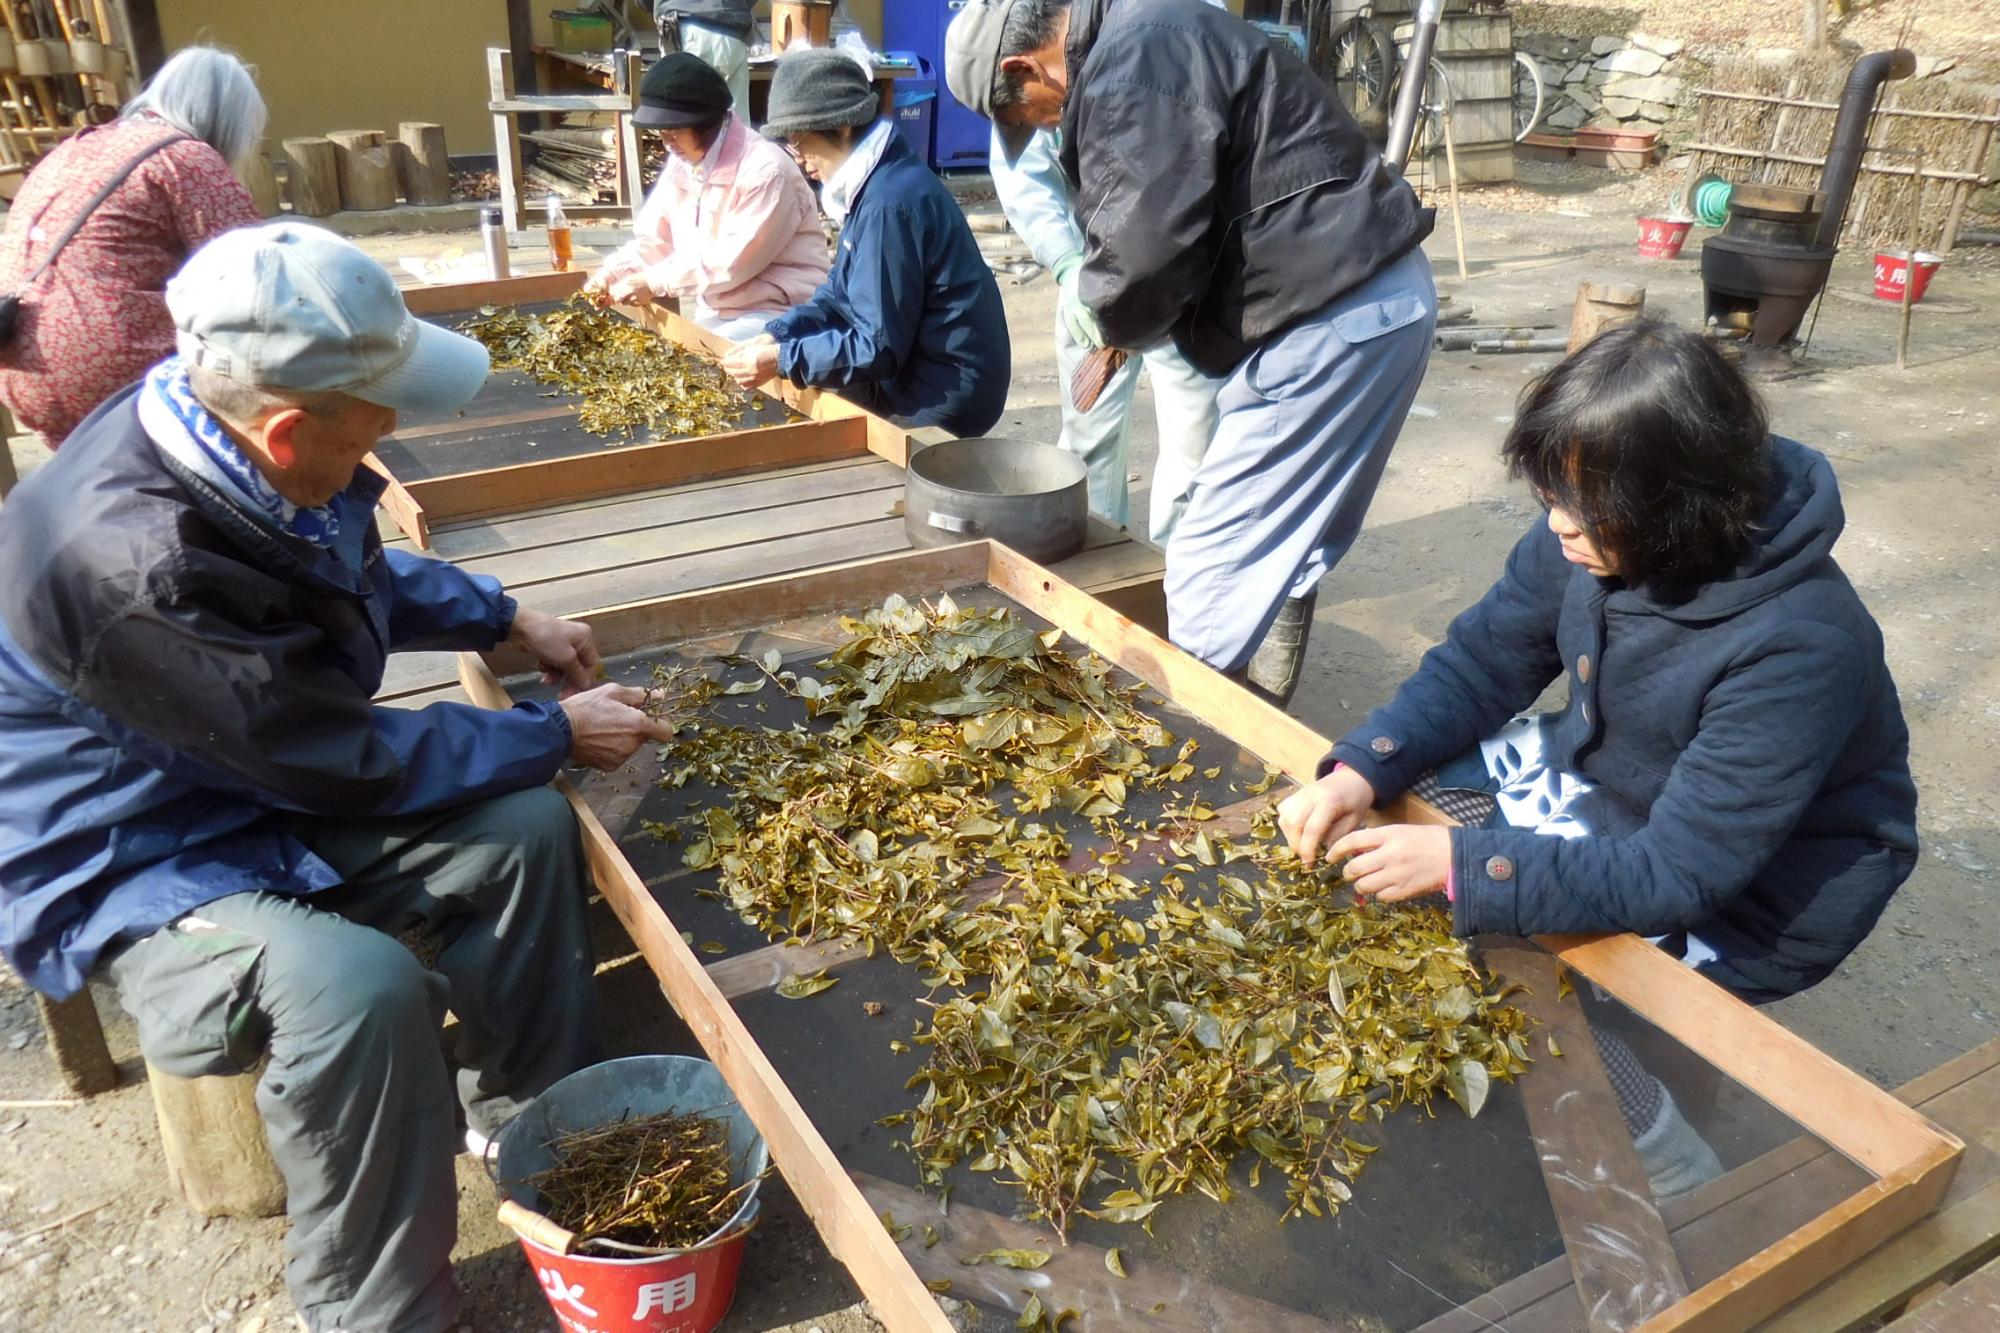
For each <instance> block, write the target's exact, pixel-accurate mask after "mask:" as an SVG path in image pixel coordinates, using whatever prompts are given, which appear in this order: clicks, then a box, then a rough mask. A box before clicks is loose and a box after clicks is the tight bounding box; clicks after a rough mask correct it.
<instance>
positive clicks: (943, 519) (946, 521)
mask: <svg viewBox="0 0 2000 1333" xmlns="http://www.w3.org/2000/svg"><path fill="white" fill-rule="evenodd" d="M931 526H932V527H934V528H942V529H944V530H945V531H946V532H956V533H958V534H959V535H960V536H963V537H971V536H976V535H978V532H979V525H978V524H977V523H975V522H973V521H972V520H971V519H969V518H961V517H959V516H958V515H957V514H940V513H938V512H937V511H936V510H935V509H934V510H932V511H931Z"/></svg>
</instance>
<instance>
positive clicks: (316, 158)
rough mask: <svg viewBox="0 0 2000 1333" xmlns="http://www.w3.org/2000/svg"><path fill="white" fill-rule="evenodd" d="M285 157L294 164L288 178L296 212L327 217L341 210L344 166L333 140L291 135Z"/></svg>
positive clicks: (287, 191)
mask: <svg viewBox="0 0 2000 1333" xmlns="http://www.w3.org/2000/svg"><path fill="white" fill-rule="evenodd" d="M285 161H286V162H287V163H289V164H290V166H291V171H290V172H289V173H288V175H287V177H286V180H285V198H286V199H287V200H289V201H290V202H291V205H292V212H294V213H297V214H298V215H299V216H301V217H308V218H323V217H325V216H326V215H327V214H329V213H338V212H339V211H340V166H339V161H338V159H337V157H336V156H335V153H334V148H333V144H332V142H331V141H329V140H327V139H320V138H303V139H287V140H285Z"/></svg>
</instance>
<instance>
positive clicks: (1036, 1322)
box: [1014, 1292, 1042, 1329]
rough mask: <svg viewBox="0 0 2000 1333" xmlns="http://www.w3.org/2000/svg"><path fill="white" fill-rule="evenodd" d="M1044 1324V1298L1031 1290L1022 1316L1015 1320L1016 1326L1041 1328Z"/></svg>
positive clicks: (1022, 1309) (1023, 1307) (1022, 1310)
mask: <svg viewBox="0 0 2000 1333" xmlns="http://www.w3.org/2000/svg"><path fill="white" fill-rule="evenodd" d="M1041 1326H1042V1298H1041V1297H1040V1296H1037V1295H1035V1294H1034V1293H1032V1292H1030V1293H1029V1295H1028V1303H1027V1304H1026V1305H1023V1306H1022V1307H1021V1317H1020V1318H1019V1319H1016V1320H1015V1321H1014V1327H1015V1328H1026V1329H1039V1328H1040V1327H1041Z"/></svg>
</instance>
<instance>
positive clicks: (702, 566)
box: [535, 518, 905, 616]
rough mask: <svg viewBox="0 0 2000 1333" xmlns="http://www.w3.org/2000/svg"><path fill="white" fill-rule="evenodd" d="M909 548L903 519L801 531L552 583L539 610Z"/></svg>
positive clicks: (668, 592) (582, 609)
mask: <svg viewBox="0 0 2000 1333" xmlns="http://www.w3.org/2000/svg"><path fill="white" fill-rule="evenodd" d="M904 549H905V547H904V545H903V521H902V520H901V519H899V518H890V519H883V520H881V521H880V522H876V523H859V524H856V525H854V526H853V527H848V528H840V529H837V530H835V531H833V532H801V533H796V534H794V535H792V536H788V537H782V538H778V539H775V540H772V541H764V542H758V543H756V544H754V545H750V546H732V547H727V548H724V549H722V550H718V551H704V552H700V553H698V554H695V555H689V556H683V557H680V558H677V559H670V560H658V561H652V562H649V563H647V564H642V565H632V566H629V567H627V568H624V569H611V570H606V571H604V572H603V573H600V574H584V575H580V576H578V577H576V578H573V579H566V580H564V581H562V582H560V583H550V584H547V585H545V586H544V587H543V588H542V589H541V590H540V591H539V592H538V593H537V594H536V597H535V609H536V610H538V611H547V612H548V613H549V614H550V615H557V616H576V615H581V614H583V613H586V612H589V611H592V610H594V609H596V608H598V607H602V606H616V605H620V604H623V603H626V602H634V601H639V600H641V599H643V598H647V597H670V596H675V595H678V594H680V593H688V592H694V591H696V590H698V589H703V588H718V587H728V586H732V585H740V584H744V583H753V582H756V581H759V580H761V579H764V578H767V577H781V576H785V575H790V574H794V573H796V572H798V571H802V570H809V569H817V568H819V567H821V566H824V565H827V564H830V563H840V562H846V561H851V560H866V559H870V558H873V557H877V556H893V555H895V554H897V553H898V552H901V551H903V550H904ZM883 596H885V597H886V596H888V594H887V593H884V594H883Z"/></svg>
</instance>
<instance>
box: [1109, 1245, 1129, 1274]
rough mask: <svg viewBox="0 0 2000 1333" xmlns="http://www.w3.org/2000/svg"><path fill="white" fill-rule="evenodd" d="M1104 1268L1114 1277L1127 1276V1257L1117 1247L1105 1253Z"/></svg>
mask: <svg viewBox="0 0 2000 1333" xmlns="http://www.w3.org/2000/svg"><path fill="white" fill-rule="evenodd" d="M1104 1266H1105V1268H1106V1269H1108V1270H1110V1272H1111V1275H1112V1276H1113V1277H1124V1276H1126V1273H1125V1255H1124V1253H1123V1252H1122V1251H1120V1250H1118V1249H1117V1248H1115V1247H1114V1248H1112V1249H1109V1250H1106V1251H1105V1252H1104Z"/></svg>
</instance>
